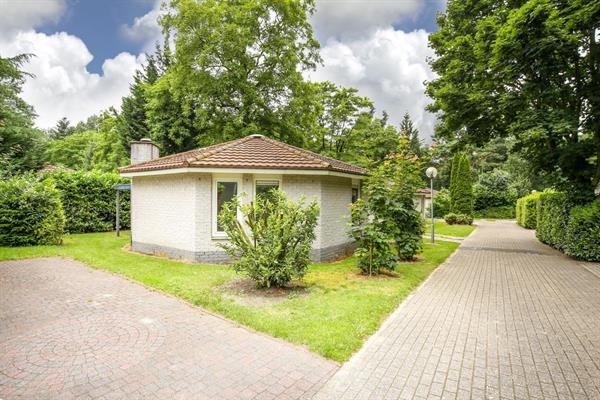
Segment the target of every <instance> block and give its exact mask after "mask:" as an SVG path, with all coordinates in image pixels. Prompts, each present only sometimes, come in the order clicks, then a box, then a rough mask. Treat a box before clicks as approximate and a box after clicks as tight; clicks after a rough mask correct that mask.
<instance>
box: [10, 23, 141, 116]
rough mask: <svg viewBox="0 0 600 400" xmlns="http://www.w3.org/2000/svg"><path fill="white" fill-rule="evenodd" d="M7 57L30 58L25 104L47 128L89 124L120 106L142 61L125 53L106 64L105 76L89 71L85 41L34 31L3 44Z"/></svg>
mask: <svg viewBox="0 0 600 400" xmlns="http://www.w3.org/2000/svg"><path fill="white" fill-rule="evenodd" d="M0 48H2V51H3V56H12V55H15V54H19V53H32V54H35V57H34V58H32V59H31V61H30V62H29V63H28V64H27V65H25V66H24V69H25V70H26V71H28V72H31V73H33V74H34V75H35V76H34V77H33V78H28V79H27V80H26V82H25V84H24V85H23V99H24V100H25V101H27V102H28V103H29V104H31V105H32V106H33V107H34V108H35V111H36V113H37V114H38V115H39V117H38V118H37V120H36V124H37V125H38V126H39V127H42V128H47V127H51V126H53V125H54V124H55V123H56V121H57V120H58V119H60V118H62V117H64V116H66V117H67V118H69V119H70V120H71V121H72V122H77V121H80V120H83V119H86V118H87V117H88V116H90V115H91V114H94V113H97V112H99V111H101V110H103V109H106V108H108V107H110V106H119V105H120V103H121V97H122V96H125V95H126V94H127V93H128V91H129V84H130V83H131V82H132V80H133V74H134V72H135V70H136V69H137V68H139V67H140V66H141V63H142V62H143V56H137V57H136V56H134V55H132V54H129V53H121V54H119V55H117V56H116V57H115V58H111V59H107V60H105V61H104V63H103V64H102V71H103V73H102V75H99V74H94V73H90V72H88V71H87V69H86V66H87V64H89V63H90V61H92V58H93V56H92V54H91V53H90V52H89V50H88V49H87V47H86V45H85V44H84V43H83V41H82V40H81V39H79V38H78V37H76V36H73V35H69V34H67V33H64V32H60V33H55V34H52V35H46V34H44V33H37V32H34V31H32V30H30V31H22V32H19V33H17V34H15V35H14V36H12V37H8V38H6V39H5V38H4V37H3V38H0Z"/></svg>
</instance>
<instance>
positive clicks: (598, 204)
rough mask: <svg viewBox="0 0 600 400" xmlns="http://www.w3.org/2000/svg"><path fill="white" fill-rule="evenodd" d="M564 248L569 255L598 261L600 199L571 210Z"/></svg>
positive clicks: (599, 251) (599, 258) (599, 257)
mask: <svg viewBox="0 0 600 400" xmlns="http://www.w3.org/2000/svg"><path fill="white" fill-rule="evenodd" d="M564 250H565V254H567V255H569V256H571V257H575V258H580V259H583V260H587V261H600V199H598V200H596V201H594V202H592V203H590V204H587V205H585V206H579V207H575V208H573V209H572V210H571V214H570V218H569V223H568V224H567V234H566V243H565V245H564Z"/></svg>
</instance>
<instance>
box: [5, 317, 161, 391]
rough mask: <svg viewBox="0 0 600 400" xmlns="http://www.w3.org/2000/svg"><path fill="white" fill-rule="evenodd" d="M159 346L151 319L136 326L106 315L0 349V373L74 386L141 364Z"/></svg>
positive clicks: (56, 326)
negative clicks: (44, 378)
mask: <svg viewBox="0 0 600 400" xmlns="http://www.w3.org/2000/svg"><path fill="white" fill-rule="evenodd" d="M163 340H164V331H163V327H162V325H161V324H159V323H158V322H156V321H154V320H151V319H142V320H140V321H135V320H131V318H130V317H128V316H127V315H123V314H114V313H110V312H105V313H101V314H94V315H89V316H87V317H79V318H77V319H63V320H61V321H58V322H55V323H52V324H50V325H47V326H45V327H43V328H41V329H40V330H38V331H36V332H29V333H27V334H24V335H22V336H20V337H17V338H14V339H13V340H10V341H8V342H5V343H0V373H2V374H4V375H6V376H8V377H10V378H13V379H19V380H22V379H35V378H36V377H42V376H46V377H47V376H52V377H53V379H54V381H56V382H61V383H62V384H61V386H64V385H65V384H67V383H68V382H72V383H73V384H76V383H77V382H76V380H78V381H82V380H87V378H93V377H98V376H107V375H111V374H115V373H118V372H121V371H124V370H126V369H128V368H130V367H132V366H135V365H137V364H139V363H141V362H142V361H143V360H144V359H146V358H147V357H148V356H150V355H151V354H152V353H153V352H154V351H155V350H156V349H157V348H158V347H160V345H161V344H162V342H163ZM11 342H13V343H19V344H18V345H13V343H11ZM71 378H76V379H71Z"/></svg>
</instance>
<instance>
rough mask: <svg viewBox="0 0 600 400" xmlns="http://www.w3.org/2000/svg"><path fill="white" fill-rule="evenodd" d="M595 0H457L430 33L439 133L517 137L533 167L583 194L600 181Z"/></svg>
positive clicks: (464, 139)
mask: <svg viewBox="0 0 600 400" xmlns="http://www.w3.org/2000/svg"><path fill="white" fill-rule="evenodd" d="M599 16H600V5H599V3H598V2H589V1H584V0H574V1H568V2H565V1H560V0H527V1H520V2H502V3H498V2H497V1H493V0H485V1H480V2H477V4H475V3H473V2H461V1H451V2H449V3H448V7H447V10H446V12H445V13H443V14H441V15H440V16H439V17H438V25H439V30H438V31H437V32H435V33H432V34H431V35H430V46H431V47H432V48H433V49H434V51H435V52H436V55H437V56H436V57H433V58H432V59H431V61H430V63H431V66H432V69H433V70H434V72H435V73H436V74H437V78H436V79H434V80H433V81H431V82H429V83H428V85H427V93H428V95H429V96H430V97H432V98H433V99H434V102H433V103H432V104H431V105H430V107H429V109H430V110H431V111H433V112H437V113H438V115H439V116H440V124H439V125H438V126H437V128H436V133H437V135H438V136H439V137H444V138H448V139H452V140H454V139H456V140H459V141H460V142H461V143H463V144H464V143H473V144H477V145H481V144H483V143H486V142H488V141H489V140H490V139H493V138H502V137H507V136H508V137H513V138H515V139H516V141H517V143H516V149H517V150H521V151H522V152H523V154H524V157H525V159H526V160H528V162H529V163H530V164H531V166H532V167H533V170H534V173H537V174H538V175H544V176H546V177H547V178H548V179H549V180H550V181H551V183H553V184H555V185H557V187H559V188H561V189H562V188H565V189H568V195H569V196H572V197H577V198H578V199H576V200H577V201H586V200H588V199H590V198H591V197H592V196H593V188H594V187H595V186H596V185H597V184H598V182H599V180H600V125H599V124H600V106H599V104H600V96H598V93H599V92H600V74H599V73H598V71H599V65H600V47H599V45H598V42H597V34H596V32H597V28H598V24H597V21H598V18H599Z"/></svg>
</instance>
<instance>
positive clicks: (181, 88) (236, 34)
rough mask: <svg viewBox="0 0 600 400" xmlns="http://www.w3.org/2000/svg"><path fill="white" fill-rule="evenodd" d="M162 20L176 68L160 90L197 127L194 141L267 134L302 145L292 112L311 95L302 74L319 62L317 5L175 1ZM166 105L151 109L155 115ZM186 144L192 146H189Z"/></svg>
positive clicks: (303, 1)
mask: <svg viewBox="0 0 600 400" xmlns="http://www.w3.org/2000/svg"><path fill="white" fill-rule="evenodd" d="M169 5H170V7H168V8H167V10H168V13H167V14H166V15H165V16H164V17H163V18H162V19H161V24H162V26H163V28H164V30H165V31H168V32H173V35H174V43H175V57H174V62H173V64H172V66H171V68H169V70H168V71H167V73H166V74H165V75H164V76H162V77H161V78H160V79H159V81H158V82H157V84H158V85H159V87H160V90H156V91H154V92H153V93H154V94H155V95H160V94H165V93H166V92H168V93H169V94H170V95H171V96H173V97H174V98H175V99H176V100H177V101H178V102H179V104H181V105H182V115H181V117H182V118H183V119H187V118H189V119H191V120H192V121H193V139H194V140H193V141H194V142H197V143H201V144H205V143H212V142H218V141H223V140H226V139H231V138H237V137H240V136H245V135H247V134H250V133H264V134H267V135H270V136H274V137H275V138H277V139H280V140H284V141H286V142H289V143H295V144H299V145H302V144H303V141H304V139H303V131H304V129H301V128H302V127H298V126H297V125H296V124H295V123H290V121H289V119H288V118H287V117H288V115H289V114H290V113H291V112H293V113H298V112H299V111H298V110H293V111H291V110H290V105H294V107H298V106H299V105H301V104H302V102H299V101H296V100H297V98H298V97H299V96H302V95H304V94H305V86H306V85H307V83H306V82H305V81H304V79H303V75H302V73H303V71H306V70H309V69H312V68H314V67H315V66H316V64H317V63H318V62H319V61H320V58H319V53H318V47H319V44H318V42H317V41H316V40H315V39H314V38H313V33H312V27H311V25H310V22H309V17H310V15H311V14H312V13H313V11H314V0H298V1H284V2H282V1H279V0H222V1H217V0H205V1H201V2H197V1H194V0H172V1H171V2H170V3H169ZM159 106H160V100H157V99H156V98H154V99H153V100H152V101H151V105H150V107H151V109H152V112H154V113H156V112H157V111H158V110H157V107H159ZM184 143H185V141H184Z"/></svg>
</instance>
